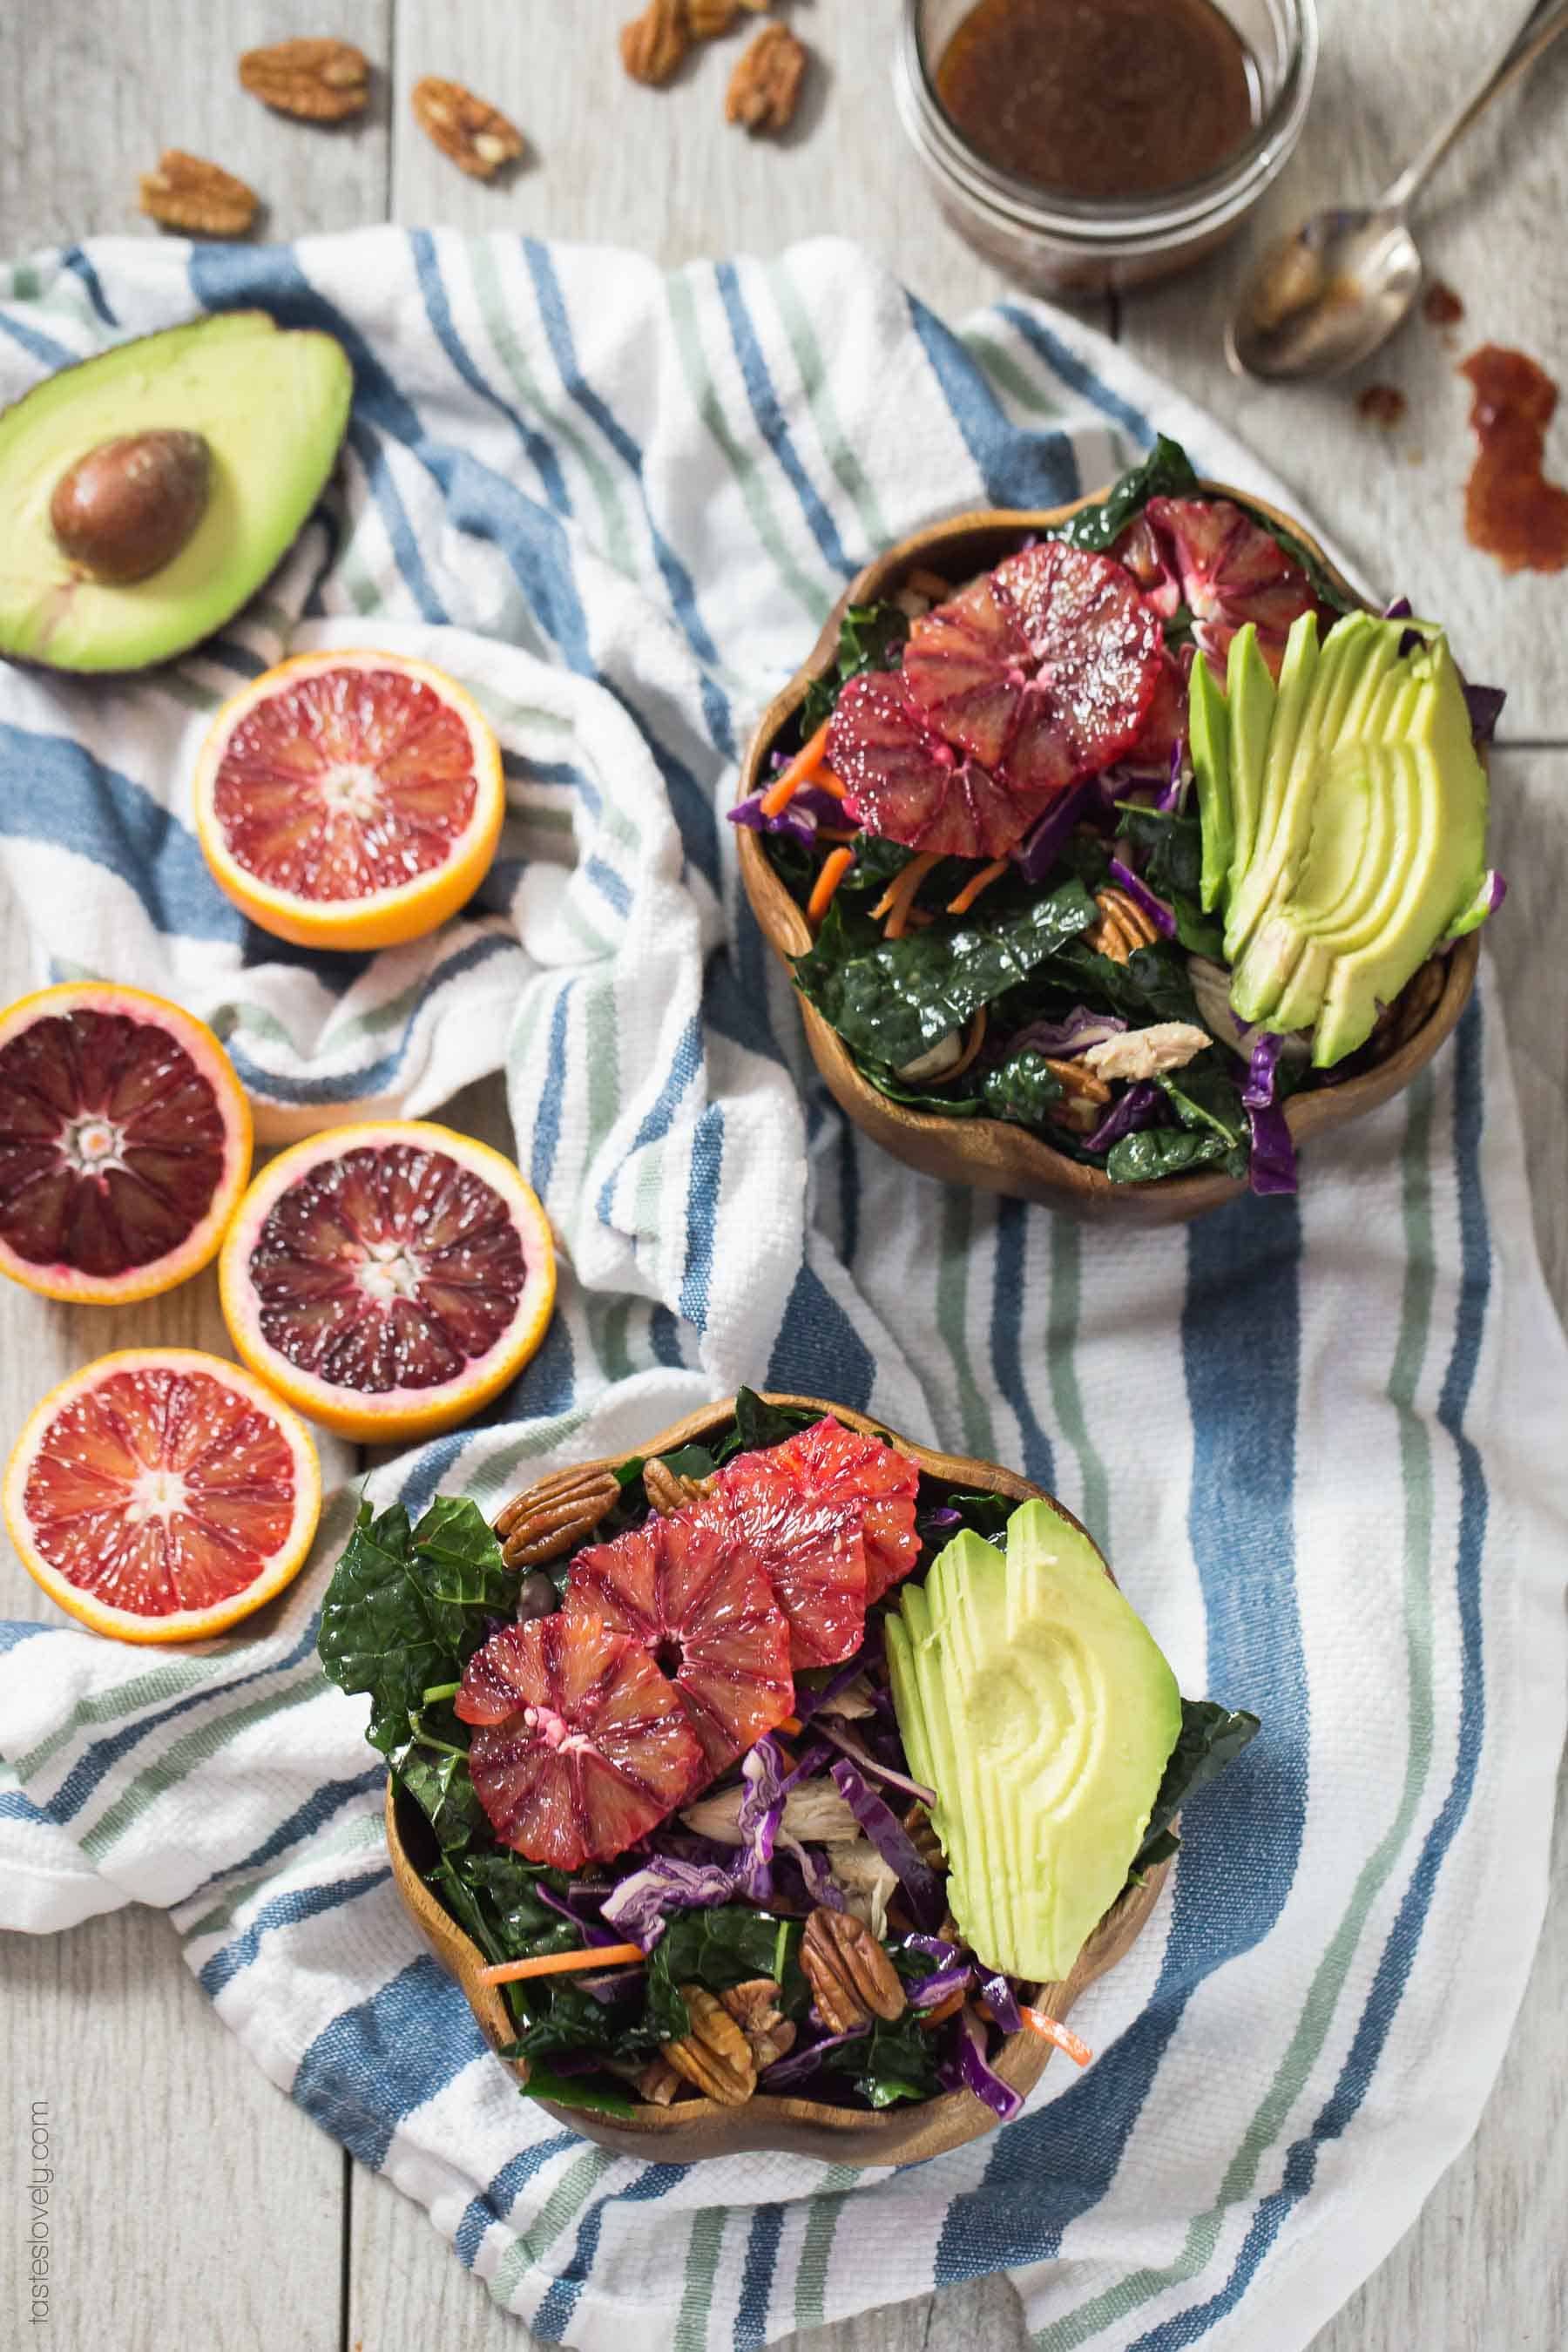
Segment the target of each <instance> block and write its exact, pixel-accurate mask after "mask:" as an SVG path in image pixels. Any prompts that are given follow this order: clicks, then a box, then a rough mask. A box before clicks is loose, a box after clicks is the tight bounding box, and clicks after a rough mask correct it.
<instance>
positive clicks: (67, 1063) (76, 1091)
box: [0, 981, 250, 1304]
mask: <svg viewBox="0 0 1568 2352" xmlns="http://www.w3.org/2000/svg"><path fill="white" fill-rule="evenodd" d="M249 1173H250V1108H249V1105H248V1104H247V1101H246V1098H245V1095H244V1092H243V1090H242V1088H241V1087H240V1083H239V1080H238V1079H237V1077H236V1076H235V1074H234V1069H233V1066H232V1065H231V1064H230V1061H229V1058H228V1055H226V1053H225V1052H224V1050H223V1047H222V1046H221V1045H219V1044H218V1041H217V1039H216V1037H215V1036H214V1035H213V1033H212V1031H211V1030H210V1029H208V1028H206V1027H205V1025H204V1024H202V1023H201V1022H200V1021H196V1020H195V1019H193V1018H192V1016H191V1014H190V1013H183V1012H182V1011H181V1010H180V1007H179V1006H178V1005H177V1004H166V1003H164V1001H163V998H162V997H160V996H146V995H143V994H142V992H141V991H140V990H138V989H134V988H115V987H111V986H110V985H108V984H106V983H103V982H96V981H90V982H79V983H74V984H72V985H69V986H67V987H64V988H46V989H42V990H40V991H39V992H38V993H37V995H35V996H24V997H23V998H22V999H21V1000H20V1001H19V1002H18V1003H16V1004H13V1005H12V1006H11V1007H10V1008H9V1010H8V1011H7V1012H5V1013H3V1014H0V1272H4V1273H5V1274H8V1275H10V1276H13V1277H14V1279H15V1280H16V1281H17V1282H21V1283H25V1284H26V1286H27V1288H28V1289H29V1290H37V1291H42V1292H43V1293H44V1295H45V1296H46V1297H50V1298H69V1299H76V1300H87V1301H91V1302H94V1303H97V1304H106V1303H118V1302H120V1301H121V1300H125V1299H132V1298H149V1297H153V1294H154V1293H155V1292H157V1291H160V1290H168V1289H171V1288H172V1287H173V1286H174V1284H175V1283H176V1282H183V1281H184V1278H185V1276H186V1275H188V1274H194V1273H195V1270H196V1268H197V1267H198V1266H203V1265H206V1264H207V1262H208V1260H209V1259H210V1258H213V1257H215V1256H216V1254H217V1250H218V1247H219V1244H221V1242H222V1240H223V1236H224V1233H225V1231H226V1228H227V1225H228V1223H229V1220H230V1218H231V1217H232V1216H233V1214H234V1211H235V1205H236V1203H237V1201H238V1199H239V1196H240V1194H241V1192H243V1191H244V1190H245V1182H246V1179H247V1176H248V1175H249Z"/></svg>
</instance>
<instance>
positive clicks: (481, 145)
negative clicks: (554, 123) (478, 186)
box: [409, 74, 526, 180]
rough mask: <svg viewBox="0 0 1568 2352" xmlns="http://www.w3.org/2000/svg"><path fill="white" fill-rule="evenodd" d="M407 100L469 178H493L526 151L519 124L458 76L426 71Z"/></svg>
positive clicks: (423, 125) (429, 134)
mask: <svg viewBox="0 0 1568 2352" xmlns="http://www.w3.org/2000/svg"><path fill="white" fill-rule="evenodd" d="M409 102H410V104H411V105H412V107H413V109H414V120H415V121H416V123H417V124H418V125H419V128H420V130H421V131H424V133H425V135H426V138H427V139H430V140H433V141H434V142H435V143H436V145H437V147H439V149H440V150H441V152H442V154H443V155H449V156H450V157H451V159H452V161H453V163H456V165H457V166H458V171H459V172H467V173H468V177H469V178H470V179H471V180H489V179H493V178H494V176H495V174H496V173H498V172H499V171H500V167H501V165H502V164H503V163H516V162H517V160H518V157H519V156H520V155H521V154H522V152H524V148H525V145H526V142H525V141H524V139H523V135H522V133H521V131H520V130H519V129H518V127H517V125H516V124H515V123H514V122H509V121H508V120H507V118H506V116H505V115H504V114H502V113H501V112H500V109H499V108H497V107H494V106H491V105H489V102H488V101H487V100H484V99H482V98H476V97H475V96H474V93H473V91H472V90H471V89H464V88H463V85H462V83H461V82H460V81H442V80H441V79H439V78H438V76H437V75H435V74H426V76H425V78H424V79H423V80H422V81H416V83H415V85H414V89H413V92H412V94H411V98H410V101H409Z"/></svg>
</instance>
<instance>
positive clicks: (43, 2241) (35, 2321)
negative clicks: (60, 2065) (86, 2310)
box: [25, 2099, 55, 2327]
mask: <svg viewBox="0 0 1568 2352" xmlns="http://www.w3.org/2000/svg"><path fill="white" fill-rule="evenodd" d="M27 2128H28V2131H29V2133H30V2135H31V2143H30V2147H29V2150H28V2163H27V2168H26V2176H25V2178H26V2235H27V2286H26V2295H27V2302H28V2317H29V2319H30V2320H31V2322H32V2325H33V2326H35V2327H37V2326H40V2325H41V2324H42V2323H43V2322H44V2321H46V2320H47V2318H48V2316H49V2283H50V2280H49V2274H50V2269H51V2266H52V2263H53V2258H54V2223H53V2219H52V2211H53V2206H54V2195H55V2167H54V2153H53V2146H54V2144H53V2141H52V2140H51V2138H50V2135H49V2103H48V2101H47V2099H35V2100H34V2101H33V2108H32V2114H31V2115H30V2116H29V2117H28V2119H27Z"/></svg>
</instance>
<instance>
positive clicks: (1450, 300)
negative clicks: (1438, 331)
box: [1421, 278, 1465, 327]
mask: <svg viewBox="0 0 1568 2352" xmlns="http://www.w3.org/2000/svg"><path fill="white" fill-rule="evenodd" d="M1421 312H1422V316H1423V317H1424V318H1425V320H1426V323H1427V325H1428V326H1429V327H1457V326H1458V323H1459V320H1461V319H1462V318H1463V317H1464V315H1465V306H1464V304H1463V303H1462V302H1461V301H1460V299H1459V298H1458V295H1457V294H1456V293H1455V291H1454V289H1453V288H1452V287H1451V286H1449V285H1447V284H1445V282H1444V280H1443V279H1442V278H1433V279H1432V281H1431V283H1430V284H1429V285H1428V287H1427V289H1426V292H1425V294H1423V296H1422V297H1421Z"/></svg>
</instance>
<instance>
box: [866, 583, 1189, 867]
mask: <svg viewBox="0 0 1568 2352" xmlns="http://www.w3.org/2000/svg"><path fill="white" fill-rule="evenodd" d="M1162 646H1163V636H1162V633H1161V626H1160V617H1159V614H1157V613H1156V612H1155V610H1154V608H1153V606H1152V604H1149V603H1148V602H1147V600H1146V599H1145V598H1144V596H1143V595H1142V593H1141V592H1140V590H1139V588H1138V585H1137V583H1136V582H1135V581H1134V579H1133V578H1132V575H1131V572H1128V571H1127V570H1126V568H1125V567H1124V566H1123V565H1122V564H1120V563H1114V562H1111V560H1110V557H1108V556H1104V555H1094V554H1090V553H1089V551H1087V550H1085V549H1082V548H1077V547H1066V546H1064V545H1063V544H1062V543H1061V542H1060V541H1058V540H1047V541H1042V542H1041V543H1040V544H1039V545H1038V546H1037V547H1029V548H1025V549H1024V550H1023V551H1021V553H1019V554H1017V555H1010V556H1009V557H1008V558H1007V560H1006V562H1005V563H1001V564H998V566H997V567H996V570H995V571H994V572H991V573H989V574H987V575H986V576H985V577H984V579H980V580H975V581H972V582H971V583H970V585H969V586H968V587H967V588H964V589H962V590H961V591H960V592H959V593H958V594H957V595H956V596H953V597H951V598H949V600H948V602H947V603H946V604H938V605H936V606H935V607H934V608H933V609H932V611H931V612H929V613H926V614H922V615H921V618H920V619H919V620H917V621H916V622H915V623H914V624H913V625H912V627H911V628H910V636H909V643H908V645H907V646H905V648H904V678H905V682H906V684H907V685H908V688H909V691H910V697H911V698H912V699H913V701H914V703H915V705H916V707H917V708H918V709H920V710H921V712H922V713H923V715H924V717H925V718H926V719H928V720H929V721H930V723H931V726H933V727H934V728H936V729H937V730H938V731H939V732H940V733H941V734H942V735H943V736H945V737H946V739H947V740H948V741H949V742H950V743H952V744H955V745H956V746H957V747H958V749H959V750H961V751H967V752H969V753H970V754H971V755H972V757H973V758H974V759H976V760H979V761H982V762H983V764H984V766H986V767H987V768H991V769H994V770H995V772H996V773H997V775H998V777H999V778H1000V780H1001V781H1002V782H1004V783H1005V784H1006V785H1007V787H1008V788H1009V789H1010V790H1011V791H1013V792H1015V793H1019V794H1021V795H1023V794H1031V793H1058V792H1062V791H1065V790H1066V788H1067V787H1068V785H1069V784H1073V783H1076V782H1078V781H1079V778H1080V777H1083V776H1088V775H1094V774H1097V773H1098V772H1099V771H1100V769H1102V768H1106V767H1109V766H1110V762H1111V761H1113V760H1115V759H1116V758H1117V757H1118V756H1119V755H1120V754H1121V752H1122V751H1125V750H1126V749H1127V748H1128V746H1129V744H1131V743H1132V742H1134V741H1135V740H1137V736H1138V732H1139V730H1140V728H1141V727H1142V723H1143V718H1144V714H1145V712H1146V711H1147V709H1148V708H1149V704H1150V701H1151V699H1152V696H1153V692H1154V687H1155V682H1156V679H1157V677H1158V674H1159V664H1160V654H1161V650H1162ZM994 854H996V855H999V854H1000V853H999V852H998V853H994Z"/></svg>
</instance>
